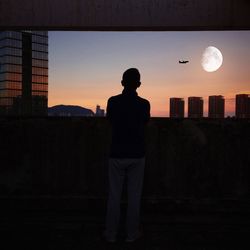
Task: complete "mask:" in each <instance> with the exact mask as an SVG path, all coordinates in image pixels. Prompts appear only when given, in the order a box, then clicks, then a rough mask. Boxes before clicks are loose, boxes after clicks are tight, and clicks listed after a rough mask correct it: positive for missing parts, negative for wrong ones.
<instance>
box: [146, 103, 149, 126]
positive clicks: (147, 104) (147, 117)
mask: <svg viewBox="0 0 250 250" xmlns="http://www.w3.org/2000/svg"><path fill="white" fill-rule="evenodd" d="M149 119H150V102H149V101H147V102H146V122H148V121H149Z"/></svg>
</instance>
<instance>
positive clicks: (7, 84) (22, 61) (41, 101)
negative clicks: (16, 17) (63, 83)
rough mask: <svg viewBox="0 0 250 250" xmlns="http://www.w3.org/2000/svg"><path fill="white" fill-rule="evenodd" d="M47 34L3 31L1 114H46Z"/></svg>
mask: <svg viewBox="0 0 250 250" xmlns="http://www.w3.org/2000/svg"><path fill="white" fill-rule="evenodd" d="M47 109H48V32H47V31H1V32H0V114H1V115H32V116H33V115H38V116H43V115H47Z"/></svg>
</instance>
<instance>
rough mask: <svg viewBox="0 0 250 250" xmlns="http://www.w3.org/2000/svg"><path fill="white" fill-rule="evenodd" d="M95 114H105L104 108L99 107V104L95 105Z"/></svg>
mask: <svg viewBox="0 0 250 250" xmlns="http://www.w3.org/2000/svg"><path fill="white" fill-rule="evenodd" d="M95 116H105V111H104V109H101V106H100V105H96V112H95Z"/></svg>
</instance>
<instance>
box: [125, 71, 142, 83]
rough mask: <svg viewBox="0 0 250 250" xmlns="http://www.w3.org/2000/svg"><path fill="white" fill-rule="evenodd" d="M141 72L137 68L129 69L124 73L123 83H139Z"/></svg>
mask: <svg viewBox="0 0 250 250" xmlns="http://www.w3.org/2000/svg"><path fill="white" fill-rule="evenodd" d="M140 78H141V75H140V72H139V70H138V69H136V68H130V69H127V70H126V71H125V72H124V73H123V75H122V83H123V84H124V85H127V84H131V83H139V82H140Z"/></svg>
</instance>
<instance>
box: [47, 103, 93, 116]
mask: <svg viewBox="0 0 250 250" xmlns="http://www.w3.org/2000/svg"><path fill="white" fill-rule="evenodd" d="M48 115H49V116H94V115H95V113H94V112H93V111H92V110H91V109H86V108H83V107H81V106H74V105H56V106H52V107H49V108H48Z"/></svg>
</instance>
